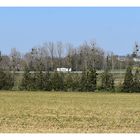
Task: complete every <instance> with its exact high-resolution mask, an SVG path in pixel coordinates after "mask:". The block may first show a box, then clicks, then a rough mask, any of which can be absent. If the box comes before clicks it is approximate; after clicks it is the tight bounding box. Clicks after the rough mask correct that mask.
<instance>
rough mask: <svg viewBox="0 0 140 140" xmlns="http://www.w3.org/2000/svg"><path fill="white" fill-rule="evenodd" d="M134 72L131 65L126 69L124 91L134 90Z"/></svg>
mask: <svg viewBox="0 0 140 140" xmlns="http://www.w3.org/2000/svg"><path fill="white" fill-rule="evenodd" d="M133 85H134V82H133V74H132V67H131V66H129V67H128V68H127V70H126V74H125V78H124V82H123V91H124V92H133Z"/></svg>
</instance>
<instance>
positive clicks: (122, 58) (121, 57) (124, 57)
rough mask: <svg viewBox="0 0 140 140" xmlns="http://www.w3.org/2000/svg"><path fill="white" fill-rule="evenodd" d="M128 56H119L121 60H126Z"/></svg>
mask: <svg viewBox="0 0 140 140" xmlns="http://www.w3.org/2000/svg"><path fill="white" fill-rule="evenodd" d="M126 59H127V58H126V56H118V60H119V61H125V60H126Z"/></svg>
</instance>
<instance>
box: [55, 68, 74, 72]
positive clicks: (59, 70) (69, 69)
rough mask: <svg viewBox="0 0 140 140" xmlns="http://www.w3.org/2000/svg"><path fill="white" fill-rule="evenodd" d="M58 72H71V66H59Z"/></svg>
mask: <svg viewBox="0 0 140 140" xmlns="http://www.w3.org/2000/svg"><path fill="white" fill-rule="evenodd" d="M57 71H58V72H71V68H57Z"/></svg>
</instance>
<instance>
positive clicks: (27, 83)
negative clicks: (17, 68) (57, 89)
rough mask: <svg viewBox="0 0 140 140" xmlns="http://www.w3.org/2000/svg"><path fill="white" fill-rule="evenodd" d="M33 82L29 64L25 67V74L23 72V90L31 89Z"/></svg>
mask: <svg viewBox="0 0 140 140" xmlns="http://www.w3.org/2000/svg"><path fill="white" fill-rule="evenodd" d="M31 82H32V77H31V73H30V70H29V68H28V67H27V66H25V68H24V74H23V79H22V82H21V87H20V88H21V90H31V89H32V88H31V84H32V83H31Z"/></svg>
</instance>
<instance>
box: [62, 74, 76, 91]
mask: <svg viewBox="0 0 140 140" xmlns="http://www.w3.org/2000/svg"><path fill="white" fill-rule="evenodd" d="M73 81H74V79H73V78H72V75H71V74H70V73H69V74H68V75H66V77H65V81H64V89H65V91H72V90H73Z"/></svg>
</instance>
